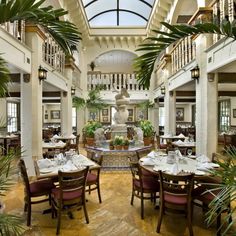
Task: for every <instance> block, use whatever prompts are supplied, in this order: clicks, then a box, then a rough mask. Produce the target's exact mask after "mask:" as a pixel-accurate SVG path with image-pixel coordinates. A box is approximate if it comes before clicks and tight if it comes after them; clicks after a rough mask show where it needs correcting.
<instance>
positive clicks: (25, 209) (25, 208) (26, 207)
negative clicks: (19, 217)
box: [24, 202, 28, 212]
mask: <svg viewBox="0 0 236 236" xmlns="http://www.w3.org/2000/svg"><path fill="white" fill-rule="evenodd" d="M27 209H28V204H27V203H26V202H25V206H24V212H26V211H27Z"/></svg>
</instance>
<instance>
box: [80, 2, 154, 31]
mask: <svg viewBox="0 0 236 236" xmlns="http://www.w3.org/2000/svg"><path fill="white" fill-rule="evenodd" d="M82 2H83V5H84V7H85V12H86V16H87V19H88V21H89V24H90V27H98V26H100V27H106V26H110V27H111V26H114V27H116V26H123V27H126V26H127V27H129V26H140V27H145V26H146V25H147V21H148V19H149V17H150V14H151V11H152V7H153V4H154V2H155V0H96V1H95V0H82ZM109 17H111V18H109Z"/></svg>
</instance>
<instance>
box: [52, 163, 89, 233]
mask: <svg viewBox="0 0 236 236" xmlns="http://www.w3.org/2000/svg"><path fill="white" fill-rule="evenodd" d="M88 170H89V167H86V168H83V169H80V170H78V171H70V172H62V171H60V170H59V171H58V180H59V187H58V188H54V189H52V218H54V217H55V216H57V229H56V234H57V235H59V234H60V228H61V214H62V211H66V212H67V213H68V212H71V211H72V210H78V209H79V207H81V206H83V210H84V215H85V219H86V222H87V223H89V217H88V213H87V208H86V200H85V187H86V178H87V174H88Z"/></svg>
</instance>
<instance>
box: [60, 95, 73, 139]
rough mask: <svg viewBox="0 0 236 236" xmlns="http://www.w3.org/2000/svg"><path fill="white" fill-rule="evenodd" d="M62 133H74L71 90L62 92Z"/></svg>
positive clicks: (67, 134)
mask: <svg viewBox="0 0 236 236" xmlns="http://www.w3.org/2000/svg"><path fill="white" fill-rule="evenodd" d="M61 134H62V135H64V136H69V135H71V134H72V98H71V92H70V91H68V92H65V91H64V92H61Z"/></svg>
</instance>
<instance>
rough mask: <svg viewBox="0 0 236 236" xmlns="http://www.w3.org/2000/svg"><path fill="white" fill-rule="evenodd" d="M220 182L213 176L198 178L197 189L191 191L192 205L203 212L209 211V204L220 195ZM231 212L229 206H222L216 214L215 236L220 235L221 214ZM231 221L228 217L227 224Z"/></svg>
mask: <svg viewBox="0 0 236 236" xmlns="http://www.w3.org/2000/svg"><path fill="white" fill-rule="evenodd" d="M220 184H221V180H220V179H219V178H218V177H215V176H207V175H205V176H201V177H198V182H197V187H196V188H195V189H194V190H193V204H194V205H195V206H198V207H201V208H202V210H203V212H206V211H209V210H210V203H211V201H213V200H214V199H215V198H216V197H217V195H218V194H219V193H220V191H221V189H220ZM230 210H231V206H230V204H229V205H227V206H225V205H224V204H222V207H221V208H218V209H217V212H216V229H217V233H216V235H217V236H220V235H221V213H229V212H230ZM231 221H232V217H229V222H231Z"/></svg>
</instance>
